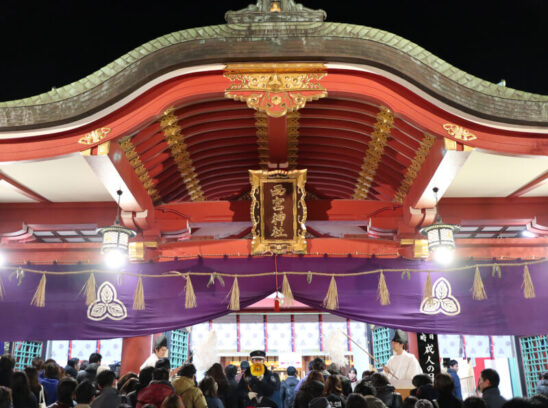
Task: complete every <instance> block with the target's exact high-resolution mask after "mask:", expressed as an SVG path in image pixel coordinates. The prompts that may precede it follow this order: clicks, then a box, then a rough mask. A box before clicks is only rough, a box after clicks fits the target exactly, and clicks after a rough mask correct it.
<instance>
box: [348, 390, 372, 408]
mask: <svg viewBox="0 0 548 408" xmlns="http://www.w3.org/2000/svg"><path fill="white" fill-rule="evenodd" d="M346 408H367V401H366V400H365V398H364V397H362V396H361V395H360V394H356V393H352V394H349V395H348V398H347V399H346Z"/></svg>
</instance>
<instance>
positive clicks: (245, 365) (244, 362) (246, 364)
mask: <svg viewBox="0 0 548 408" xmlns="http://www.w3.org/2000/svg"><path fill="white" fill-rule="evenodd" d="M248 368H249V361H247V360H242V361H241V362H240V372H242V373H243V372H244V371H245V370H247V369H248Z"/></svg>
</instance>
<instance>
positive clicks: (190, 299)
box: [185, 274, 196, 309]
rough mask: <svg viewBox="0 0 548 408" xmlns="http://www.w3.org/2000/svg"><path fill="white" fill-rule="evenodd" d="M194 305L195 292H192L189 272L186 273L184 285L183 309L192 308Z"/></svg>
mask: <svg viewBox="0 0 548 408" xmlns="http://www.w3.org/2000/svg"><path fill="white" fill-rule="evenodd" d="M195 307H196V293H194V287H193V286H192V281H191V280H190V274H187V275H186V285H185V309H193V308H195Z"/></svg>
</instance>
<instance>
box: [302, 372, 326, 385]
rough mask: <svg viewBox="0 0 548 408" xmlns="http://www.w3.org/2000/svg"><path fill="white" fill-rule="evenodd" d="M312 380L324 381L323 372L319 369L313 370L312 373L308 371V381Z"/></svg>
mask: <svg viewBox="0 0 548 408" xmlns="http://www.w3.org/2000/svg"><path fill="white" fill-rule="evenodd" d="M312 381H319V382H321V383H324V382H325V381H324V379H323V374H322V372H321V371H318V370H312V371H310V373H308V377H306V382H312Z"/></svg>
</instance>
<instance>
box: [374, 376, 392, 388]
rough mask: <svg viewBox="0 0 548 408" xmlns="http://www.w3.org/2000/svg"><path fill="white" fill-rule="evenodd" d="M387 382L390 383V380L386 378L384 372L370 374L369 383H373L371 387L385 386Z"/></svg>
mask: <svg viewBox="0 0 548 408" xmlns="http://www.w3.org/2000/svg"><path fill="white" fill-rule="evenodd" d="M388 384H390V382H389V381H388V378H387V377H386V376H385V375H384V374H381V373H374V374H371V385H373V387H375V388H379V387H385V386H387V385H388Z"/></svg>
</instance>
